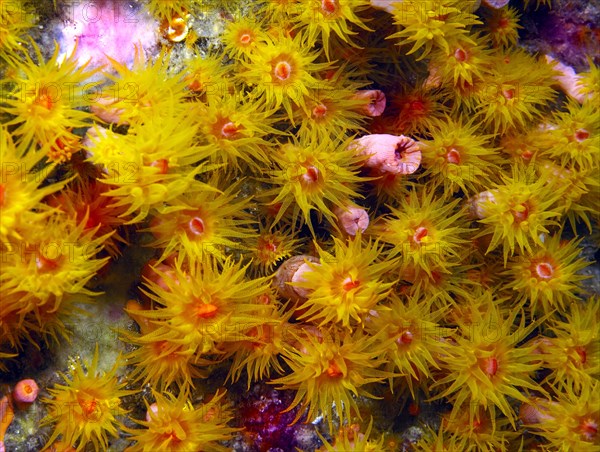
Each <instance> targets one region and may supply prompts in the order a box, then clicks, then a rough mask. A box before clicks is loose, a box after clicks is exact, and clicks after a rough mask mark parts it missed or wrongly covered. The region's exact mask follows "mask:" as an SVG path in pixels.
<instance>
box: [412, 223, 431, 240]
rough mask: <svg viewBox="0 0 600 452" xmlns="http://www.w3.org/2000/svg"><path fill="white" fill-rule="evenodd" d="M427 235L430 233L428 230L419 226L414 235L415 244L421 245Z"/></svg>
mask: <svg viewBox="0 0 600 452" xmlns="http://www.w3.org/2000/svg"><path fill="white" fill-rule="evenodd" d="M427 233H428V232H427V228H424V227H422V226H419V227H418V228H417V229H416V230H415V233H414V234H413V241H414V242H415V243H421V240H423V239H424V238H425V237H427Z"/></svg>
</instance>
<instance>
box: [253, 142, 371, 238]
mask: <svg viewBox="0 0 600 452" xmlns="http://www.w3.org/2000/svg"><path fill="white" fill-rule="evenodd" d="M348 146H349V142H348V140H345V141H343V142H342V141H338V140H334V139H331V138H330V139H329V141H321V142H315V141H312V140H310V141H309V140H306V141H292V142H288V143H285V144H282V145H281V146H280V147H279V150H278V152H276V153H274V154H273V155H272V157H271V158H272V160H273V163H274V168H273V170H272V171H270V178H269V179H266V180H265V182H268V183H270V184H272V185H273V186H274V187H276V188H274V189H273V190H272V191H271V192H270V194H271V195H272V196H274V199H273V201H271V204H276V205H280V207H279V208H278V212H277V215H276V217H275V220H274V221H275V223H278V222H279V221H281V219H282V217H283V216H284V214H285V213H286V212H288V211H290V212H291V216H292V222H293V224H295V223H297V221H298V219H299V220H300V223H301V224H306V225H307V226H308V227H309V228H310V230H311V232H312V233H313V235H314V226H313V220H312V219H311V212H312V211H316V213H317V216H318V219H319V223H320V222H321V218H322V217H325V218H326V219H327V222H328V223H329V224H330V225H335V224H336V220H335V217H334V214H333V212H332V209H333V208H334V207H335V206H339V205H343V204H344V201H345V200H347V199H351V198H355V197H360V195H359V194H358V193H357V192H356V190H355V187H356V184H357V183H358V182H359V181H360V178H359V176H358V170H359V168H360V163H361V162H362V161H364V160H365V157H364V156H360V155H357V154H356V152H355V151H354V150H353V149H349V147H348Z"/></svg>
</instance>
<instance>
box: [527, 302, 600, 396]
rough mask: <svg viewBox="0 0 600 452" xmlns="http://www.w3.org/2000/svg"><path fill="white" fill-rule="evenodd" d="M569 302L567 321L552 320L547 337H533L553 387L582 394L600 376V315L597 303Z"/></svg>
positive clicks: (566, 314)
mask: <svg viewBox="0 0 600 452" xmlns="http://www.w3.org/2000/svg"><path fill="white" fill-rule="evenodd" d="M592 301H593V302H591V303H589V304H587V305H582V304H581V303H580V302H578V301H575V302H573V303H571V304H570V305H569V308H568V309H567V310H566V313H565V316H564V318H565V320H562V319H557V318H555V319H552V320H551V322H550V325H549V330H548V332H547V333H546V334H545V335H544V336H540V337H538V338H536V339H534V340H533V343H534V344H535V345H536V346H537V347H538V350H539V352H540V353H541V356H540V357H541V359H542V360H543V363H544V367H546V368H548V369H551V371H552V372H551V373H550V375H548V377H547V380H548V381H549V382H551V384H552V385H553V387H555V388H560V389H561V390H563V391H571V390H572V391H575V392H576V393H579V392H580V391H582V390H583V389H584V388H586V387H588V386H589V385H591V384H594V381H597V380H598V377H599V376H600V343H599V342H598V336H599V335H600V328H599V324H600V317H599V313H598V309H599V306H598V303H597V302H595V299H593V300H592Z"/></svg>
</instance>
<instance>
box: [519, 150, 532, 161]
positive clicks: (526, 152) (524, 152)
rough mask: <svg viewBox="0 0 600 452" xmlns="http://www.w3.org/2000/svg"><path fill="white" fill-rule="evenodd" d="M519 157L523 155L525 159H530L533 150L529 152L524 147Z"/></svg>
mask: <svg viewBox="0 0 600 452" xmlns="http://www.w3.org/2000/svg"><path fill="white" fill-rule="evenodd" d="M521 157H523V158H524V159H525V160H531V157H533V152H531V151H530V150H529V149H526V150H524V151H523V153H522V154H521Z"/></svg>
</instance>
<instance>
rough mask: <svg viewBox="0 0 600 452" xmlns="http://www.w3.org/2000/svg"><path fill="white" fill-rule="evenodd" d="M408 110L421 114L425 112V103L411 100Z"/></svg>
mask: <svg viewBox="0 0 600 452" xmlns="http://www.w3.org/2000/svg"><path fill="white" fill-rule="evenodd" d="M410 108H411V109H412V110H415V111H417V112H423V111H425V102H423V101H422V100H413V101H412V102H411V103H410Z"/></svg>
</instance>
